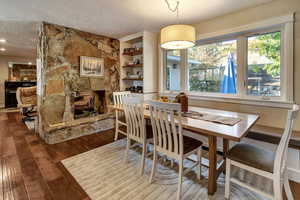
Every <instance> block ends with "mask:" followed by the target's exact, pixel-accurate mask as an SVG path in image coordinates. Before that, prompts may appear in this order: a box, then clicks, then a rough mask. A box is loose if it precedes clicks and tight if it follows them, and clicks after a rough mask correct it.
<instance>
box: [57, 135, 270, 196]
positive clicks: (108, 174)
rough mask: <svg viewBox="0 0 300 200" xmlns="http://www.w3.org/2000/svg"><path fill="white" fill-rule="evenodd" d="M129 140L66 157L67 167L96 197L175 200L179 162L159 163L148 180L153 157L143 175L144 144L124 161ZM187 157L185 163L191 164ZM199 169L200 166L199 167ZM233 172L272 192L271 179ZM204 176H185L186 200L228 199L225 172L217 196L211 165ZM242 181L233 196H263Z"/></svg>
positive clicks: (236, 186)
mask: <svg viewBox="0 0 300 200" xmlns="http://www.w3.org/2000/svg"><path fill="white" fill-rule="evenodd" d="M125 145H126V140H119V141H117V142H114V143H111V144H108V145H105V146H102V147H99V148H96V149H94V150H91V151H88V152H85V153H82V154H79V155H76V156H74V157H70V158H67V159H65V160H63V161H62V163H63V165H64V166H65V167H66V168H67V170H68V171H69V172H70V173H71V174H72V175H73V176H74V178H75V179H76V180H77V182H78V183H79V184H80V186H81V187H82V188H83V189H84V190H85V191H86V193H87V194H88V195H89V197H90V198H91V199H92V200H98V199H99V200H100V199H101V200H102V199H103V200H106V199H107V200H119V199H122V200H125V199H128V200H144V199H145V200H173V199H176V191H177V179H178V176H177V165H174V168H173V169H172V168H171V167H170V162H169V161H166V162H163V161H162V159H161V161H160V163H159V164H158V168H157V173H156V176H155V182H154V183H152V184H150V183H149V182H148V179H149V175H150V169H151V165H152V160H151V159H150V158H148V159H147V160H146V167H145V174H144V175H143V176H140V175H139V164H140V158H141V154H140V147H136V148H134V149H133V150H131V151H130V153H129V162H128V163H124V161H123V156H124V150H125ZM191 164H192V162H191V161H186V163H185V165H186V166H189V165H191ZM195 170H196V171H198V168H195ZM233 174H234V175H235V176H237V177H239V179H242V180H243V179H244V180H245V181H246V182H247V183H250V184H253V185H256V186H258V187H260V188H262V189H264V190H265V191H269V192H272V184H271V182H270V181H269V180H266V179H264V178H262V177H257V176H255V175H252V174H250V173H248V172H245V171H241V170H238V169H233ZM202 175H203V178H202V180H200V181H199V180H197V178H196V173H195V172H194V171H191V172H189V173H188V174H187V175H186V176H185V177H184V182H183V196H182V199H184V200H192V199H197V200H198V199H213V200H221V199H222V200H223V199H224V175H221V176H220V177H219V179H218V190H217V192H216V194H215V195H214V196H211V197H208V196H207V175H208V174H207V168H205V167H203V168H202ZM262 199H264V198H262V197H261V196H259V195H257V194H254V193H252V192H250V191H248V190H246V189H243V188H241V187H239V186H238V185H234V184H233V185H232V189H231V200H262Z"/></svg>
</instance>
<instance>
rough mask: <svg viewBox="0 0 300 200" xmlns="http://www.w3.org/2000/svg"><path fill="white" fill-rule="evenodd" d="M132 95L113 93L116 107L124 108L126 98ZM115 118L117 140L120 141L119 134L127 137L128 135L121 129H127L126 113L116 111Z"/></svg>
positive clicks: (126, 92) (128, 93)
mask: <svg viewBox="0 0 300 200" xmlns="http://www.w3.org/2000/svg"><path fill="white" fill-rule="evenodd" d="M130 94H131V93H130V92H129V91H124V92H113V101H114V105H115V106H122V105H123V102H124V101H123V100H124V97H126V96H129V95H130ZM115 116H116V132H115V140H117V139H118V135H119V133H121V134H123V135H127V133H126V132H125V131H124V130H121V129H120V127H122V126H123V127H127V124H126V121H125V115H124V112H122V111H119V110H115Z"/></svg>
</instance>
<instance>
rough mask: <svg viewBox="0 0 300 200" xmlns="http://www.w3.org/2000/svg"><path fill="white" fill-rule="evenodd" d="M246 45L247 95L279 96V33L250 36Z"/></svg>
mask: <svg viewBox="0 0 300 200" xmlns="http://www.w3.org/2000/svg"><path fill="white" fill-rule="evenodd" d="M247 43H248V51H247V52H248V57H247V94H248V95H255V96H281V95H280V85H281V82H280V71H281V62H280V59H281V58H280V52H281V32H274V33H266V34H259V35H255V36H250V37H248V38H247Z"/></svg>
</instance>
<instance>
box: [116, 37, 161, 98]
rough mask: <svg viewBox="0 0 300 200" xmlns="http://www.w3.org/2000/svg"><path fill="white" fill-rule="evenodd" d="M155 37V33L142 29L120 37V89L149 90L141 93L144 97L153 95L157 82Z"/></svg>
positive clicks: (132, 90)
mask: <svg viewBox="0 0 300 200" xmlns="http://www.w3.org/2000/svg"><path fill="white" fill-rule="evenodd" d="M157 37H158V35H157V33H151V32H148V31H142V32H139V33H135V34H131V35H127V36H125V37H123V38H120V64H121V66H122V67H121V69H120V77H121V81H120V90H121V91H125V90H128V91H131V92H136V91H138V92H145V91H146V92H148V93H149V92H151V94H146V95H145V94H144V93H142V94H143V95H144V97H145V98H146V99H150V98H152V97H154V96H155V94H153V92H156V91H157V82H158V80H157V54H158V53H157ZM133 63H140V64H133ZM139 76H143V78H138V77H139ZM131 77H135V78H131Z"/></svg>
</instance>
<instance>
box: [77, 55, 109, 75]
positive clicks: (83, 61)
mask: <svg viewBox="0 0 300 200" xmlns="http://www.w3.org/2000/svg"><path fill="white" fill-rule="evenodd" d="M80 76H82V77H103V76H104V59H103V58H95V57H87V56H80Z"/></svg>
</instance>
